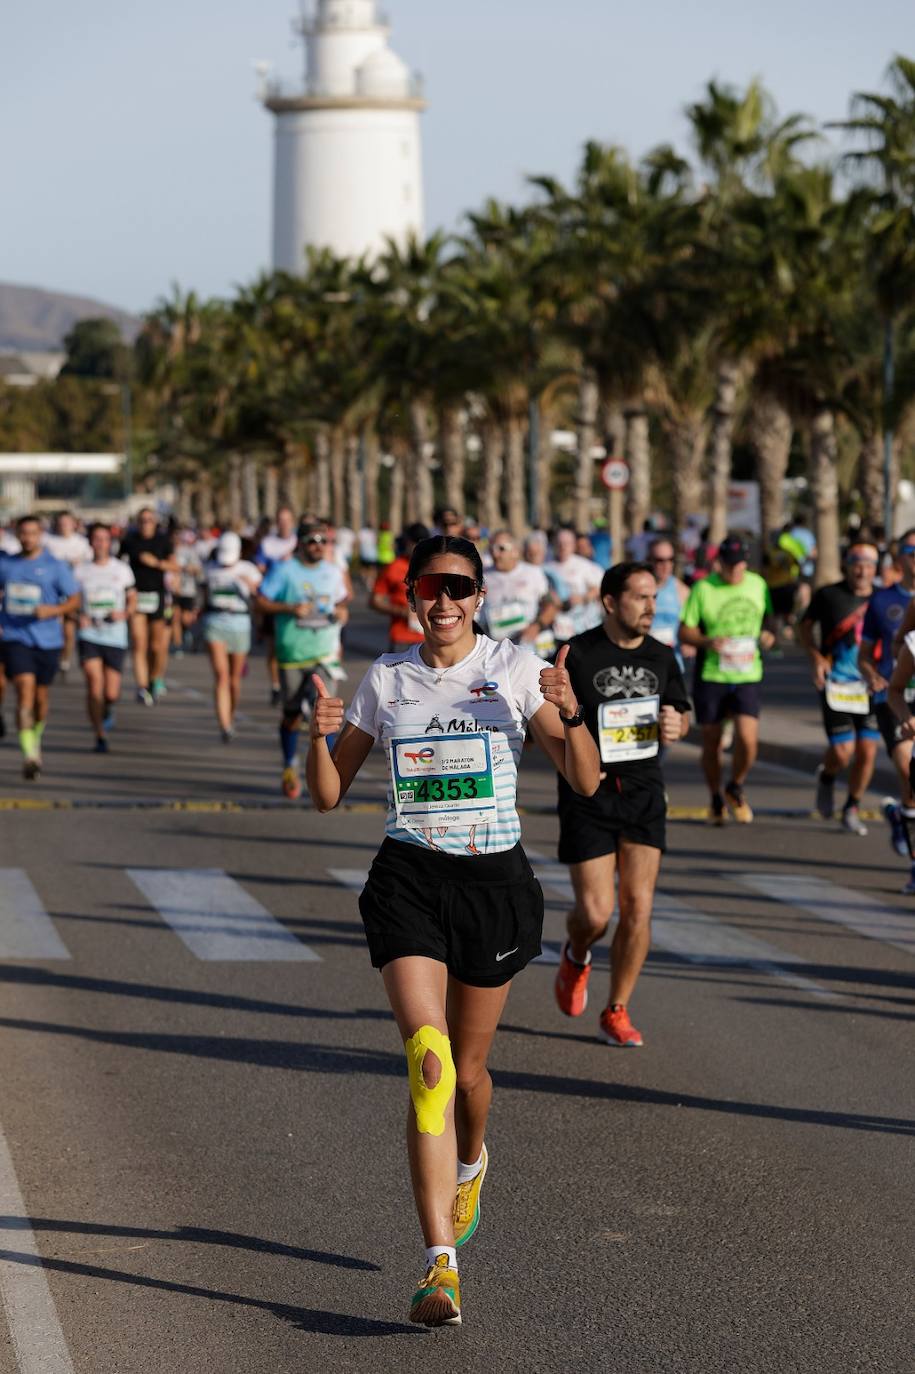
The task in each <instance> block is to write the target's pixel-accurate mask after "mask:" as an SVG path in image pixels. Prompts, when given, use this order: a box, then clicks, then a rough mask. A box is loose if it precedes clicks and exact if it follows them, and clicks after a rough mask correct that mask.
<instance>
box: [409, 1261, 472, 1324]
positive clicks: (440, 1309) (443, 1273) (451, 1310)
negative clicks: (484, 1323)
mask: <svg viewBox="0 0 915 1374" xmlns="http://www.w3.org/2000/svg"><path fill="white" fill-rule="evenodd" d="M410 1321H411V1322H419V1324H420V1325H421V1326H460V1324H461V1283H460V1280H459V1278H458V1274H457V1270H456V1269H449V1267H448V1256H447V1255H439V1256H438V1258H437V1259H436V1261H435V1263H434V1264H431V1265H430V1266H429V1268H428V1270H427V1271H426V1275H425V1277H424V1279H423V1281H422V1283H421V1284H420V1285H419V1287H418V1288H417V1290H416V1292H415V1293H414V1294H413V1301H412V1302H411V1303H410Z"/></svg>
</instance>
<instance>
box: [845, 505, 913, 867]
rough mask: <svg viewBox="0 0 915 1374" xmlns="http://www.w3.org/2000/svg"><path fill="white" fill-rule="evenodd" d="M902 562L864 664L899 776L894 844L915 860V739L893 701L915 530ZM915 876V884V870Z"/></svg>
mask: <svg viewBox="0 0 915 1374" xmlns="http://www.w3.org/2000/svg"><path fill="white" fill-rule="evenodd" d="M897 559H898V564H899V571H900V574H901V577H900V580H899V581H898V582H894V583H893V585H892V586H891V587H880V588H878V589H877V590H876V591H875V592H874V594H873V596H872V597H871V600H870V605H869V606H868V608H867V614H866V615H865V617H864V625H863V627H862V630H861V644H860V647H859V649H858V665H859V667H860V669H861V676H862V677H863V678H864V680H865V681H866V682H867V685H868V687H869V688H870V690H871V691H872V692H873V694H874V714H875V715H876V717H877V724H878V725H879V727H880V733H881V734H882V736H883V742H884V744H885V745H886V752H887V753H888V754H889V756H890V758H891V759H892V760H893V763H894V764H895V765H896V772H897V773H898V774H899V794H900V801H899V802H898V803H897V802H896V801H895V799H894V798H893V797H885V798H884V803H883V813H884V815H885V816H886V819H887V821H888V823H889V827H890V844H891V845H892V847H893V848H894V849H895V851H896V853H897V854H899V855H900V856H901V857H903V858H915V855H912V853H911V851H910V847H909V835H908V825H907V822H908V823H909V824H911V823H912V822H915V796H913V793H912V785H911V782H910V781H909V764H910V762H911V759H912V741H911V740H910V739H905V738H903V736H902V727H901V725H900V723H899V721H898V720H897V719H896V717H895V715H894V714H893V711H892V710H891V708H890V704H889V701H888V700H887V685H888V683H889V680H890V678H891V677H892V674H893V667H894V664H895V662H896V650H895V647H894V640H895V639H896V637H897V636H898V634H899V632H900V630H901V629H902V626H903V621H904V620H905V617H906V612H907V611H908V610H909V607H910V606H911V605H912V604H913V602H912V598H913V596H915V529H911V530H906V532H905V534H903V535H902V536H901V537H900V539H899V546H898V553H897ZM913 689H915V683H911V684H910V686H909V687H908V688H907V689H906V694H905V695H906V700H907V701H909V702H911V701H915V690H913ZM912 876H913V883H915V868H913V875H912ZM913 890H915V887H913Z"/></svg>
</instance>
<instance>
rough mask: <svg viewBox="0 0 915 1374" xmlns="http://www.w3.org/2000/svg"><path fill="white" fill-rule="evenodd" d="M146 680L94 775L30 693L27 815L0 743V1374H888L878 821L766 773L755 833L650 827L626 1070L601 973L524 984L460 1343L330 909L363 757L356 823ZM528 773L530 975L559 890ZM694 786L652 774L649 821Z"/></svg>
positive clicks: (382, 1049)
mask: <svg viewBox="0 0 915 1374" xmlns="http://www.w3.org/2000/svg"><path fill="white" fill-rule="evenodd" d="M357 642H361V641H360V640H359V638H358V635H357ZM349 666H350V671H351V681H350V683H349V684H348V685H349V686H350V687H352V686H353V685H354V683H355V681H356V680H358V676H359V672H360V660H359V658H358V656H356V655H354V656H353V657H352V661H351V663H350V665H349ZM171 677H172V690H171V692H170V694H169V697H168V698H167V700H166V701H165V702H164V703H163V704H162V705H161V706H159V707H157V708H155V710H152V711H150V710H144V709H143V708H142V707H140V706H136V705H134V704H133V703H132V702H128V703H126V704H125V706H124V708H123V709H122V711H121V712H120V717H119V722H118V726H117V730H116V732H115V735H114V737H113V752H112V754H111V755H110V756H108V757H105V758H98V757H96V756H94V755H92V754H91V753H90V752H88V745H89V739H88V732H87V730H86V727H85V725H84V722H83V717H82V702H81V692H80V688H79V685H78V683H71V684H69V685H67V686H65V687H58V688H56V689H55V693H54V703H53V710H54V721H53V722H52V724H51V726H50V727H49V729H48V733H47V750H46V755H47V770H46V774H45V776H44V778H43V779H42V782H41V783H40V784H39V786H38V787H37V788H32V789H28V788H26V786H25V785H24V784H22V783H21V781H20V780H19V779H18V764H17V754H16V751H15V748H14V745H13V743H12V742H11V741H10V740H9V739H8V740H7V742H6V744H5V745H4V746H3V747H2V749H0V805H6V806H8V807H9V809H8V810H6V811H5V812H4V814H3V815H2V817H0V869H2V870H3V872H2V876H0V955H2V958H0V983H2V997H0V1053H2V1063H3V1069H4V1073H3V1079H4V1092H3V1097H2V1105H0V1122H2V1131H3V1136H4V1137H5V1141H6V1145H5V1146H4V1145H3V1144H2V1138H0V1194H2V1197H0V1204H2V1205H0V1213H2V1216H0V1227H2V1230H3V1236H2V1238H0V1288H2V1295H3V1299H4V1308H5V1312H6V1327H7V1329H8V1332H9V1339H6V1340H4V1341H3V1342H0V1374H71V1371H74V1372H75V1374H110V1371H117V1374H134V1372H136V1374H158V1372H159V1371H162V1372H163V1374H165V1371H168V1372H169V1374H175V1372H176V1371H177V1374H197V1371H216V1374H229V1371H232V1372H233V1374H234V1371H245V1374H285V1371H307V1372H310V1371H319V1370H320V1371H337V1370H342V1371H349V1370H353V1371H362V1370H365V1371H373V1374H378V1371H383V1372H384V1374H386V1372H387V1371H408V1372H409V1371H414V1370H415V1371H423V1374H428V1371H437V1370H449V1371H450V1370H462V1371H464V1370H466V1371H486V1372H487V1374H490V1371H492V1370H493V1369H494V1368H499V1369H501V1370H503V1371H516V1370H517V1371H522V1370H523V1371H541V1370H542V1371H554V1370H555V1371H565V1370H570V1369H572V1370H582V1371H591V1370H593V1371H602V1374H653V1372H654V1371H663V1372H664V1374H667V1372H668V1371H669V1372H670V1374H693V1372H694V1371H695V1374H719V1372H720V1374H725V1371H727V1374H734V1372H735V1371H737V1374H744V1372H746V1374H757V1371H759V1374H763V1371H765V1372H766V1374H768V1371H779V1374H783V1371H795V1370H798V1371H815V1372H816V1374H821V1372H825V1374H830V1372H831V1371H834V1370H835V1371H839V1370H842V1371H856V1370H862V1371H863V1370H879V1371H882V1372H883V1374H887V1371H905V1372H906V1374H911V1371H912V1370H913V1369H915V1318H913V1302H912V1291H913V1265H912V1255H913V1239H915V1237H913V1230H915V1227H913V1202H912V1179H913V1155H915V1150H913V1144H915V1106H913V1035H912V1031H913V1024H915V899H912V898H906V897H902V896H901V895H900V893H899V889H900V886H901V884H902V882H903V881H904V879H905V877H906V865H904V864H903V863H902V862H901V861H900V860H899V859H897V858H895V856H893V855H892V854H891V852H890V850H889V847H888V844H887V838H886V833H885V828H884V826H883V824H882V822H879V821H877V822H874V823H872V824H871V833H870V834H869V835H868V836H867V837H866V838H863V839H857V838H854V837H851V836H848V835H846V834H844V833H843V832H842V831H840V830H839V829H838V827H836V826H833V825H827V824H825V823H824V822H822V821H815V820H813V819H811V818H810V817H809V816H808V815H807V814H805V813H806V809H807V808H808V807H809V804H810V790H811V789H810V782H809V778H807V777H806V776H804V775H801V774H792V773H790V772H787V771H784V770H777V769H774V768H770V767H766V768H760V769H759V770H758V772H757V774H756V776H755V779H754V786H753V789H752V794H751V795H752V800H753V801H754V803H755V804H756V805H757V806H758V807H759V811H760V814H759V815H758V818H757V820H756V822H755V823H754V825H753V827H752V828H738V827H736V826H729V827H727V828H726V829H725V830H723V831H717V830H713V829H710V828H708V827H707V826H706V825H705V824H703V823H702V822H700V821H698V820H687V819H684V820H678V821H675V822H674V823H673V824H672V826H671V849H670V852H669V854H668V857H667V859H666V860H665V865H664V869H663V873H662V883H661V888H662V896H661V897H660V899H659V903H658V917H657V922H656V932H655V935H656V939H655V948H654V950H653V953H652V956H651V959H650V961H649V964H648V965H647V967H646V970H645V973H644V975H643V977H642V979H641V981H640V984H639V987H638V990H637V993H636V998H635V999H634V1002H633V1006H632V1014H633V1019H634V1020H635V1022H636V1024H637V1025H638V1026H639V1027H640V1029H641V1030H642V1032H643V1034H644V1036H645V1048H644V1049H643V1050H641V1051H630V1052H628V1053H626V1052H620V1051H613V1050H611V1049H609V1048H607V1047H606V1046H604V1045H602V1044H601V1043H599V1042H598V1041H597V1039H596V1038H595V1030H596V1021H597V1015H598V1013H599V1010H600V1006H601V1005H602V998H601V992H602V990H603V989H602V983H603V980H604V979H605V978H606V959H605V957H604V956H602V958H601V960H600V961H599V967H598V968H597V970H596V972H595V979H596V980H597V985H598V986H597V993H596V995H595V996H594V997H593V999H592V1006H591V1008H590V1009H589V1011H588V1012H587V1013H586V1015H585V1016H584V1017H583V1018H582V1019H581V1021H574V1022H573V1021H569V1020H567V1019H565V1018H563V1017H562V1016H561V1015H560V1014H559V1013H558V1011H557V1010H556V1008H555V1006H554V1004H553V1001H552V978H553V974H554V965H551V964H550V963H549V962H546V963H539V964H536V965H533V966H532V967H531V968H529V969H528V970H527V971H526V972H525V973H524V974H523V975H522V976H521V977H520V978H519V979H518V980H517V982H516V984H515V987H514V989H513V991H512V995H511V999H510V1002H509V1005H508V1010H507V1013H506V1018H505V1024H504V1026H503V1028H502V1030H501V1031H500V1034H499V1036H498V1038H497V1041H496V1045H495V1050H494V1054H493V1059H492V1067H493V1075H494V1079H495V1084H496V1094H495V1104H494V1109H493V1115H492V1121H491V1127H490V1132H489V1146H490V1151H491V1156H492V1164H491V1170H490V1174H489V1178H488V1180H487V1183H486V1187H485V1190H484V1199H483V1221H482V1224H481V1227H480V1230H479V1232H478V1233H477V1236H476V1237H475V1238H474V1240H473V1241H472V1242H471V1244H470V1245H469V1246H468V1247H467V1249H466V1250H465V1251H463V1252H462V1257H461V1270H462V1282H463V1288H464V1306H465V1323H464V1326H463V1327H462V1328H461V1329H460V1330H445V1331H440V1332H432V1333H427V1332H423V1331H417V1330H416V1329H414V1328H412V1327H411V1326H409V1325H408V1324H407V1323H406V1321H405V1320H404V1319H405V1315H406V1311H407V1305H408V1301H409V1297H410V1294H411V1292H412V1288H413V1286H414V1285H415V1283H416V1281H417V1279H418V1277H419V1275H420V1272H421V1260H422V1249H421V1240H420V1238H419V1235H418V1230H417V1226H416V1222H415V1219H414V1216H413V1211H412V1203H411V1199H410V1193H409V1187H408V1181H407V1174H406V1167H405V1159H404V1153H403V1148H402V1143H401V1135H402V1123H403V1118H404V1115H405V1111H406V1104H407V1095H406V1087H405V1073H404V1063H403V1054H402V1050H401V1047H400V1045H399V1042H398V1037H397V1034H396V1030H395V1027H394V1025H393V1022H392V1020H391V1017H390V1015H389V1012H388V1010H387V1006H386V1002H385V998H384V994H383V990H382V987H381V983H380V980H379V978H378V977H377V975H376V974H375V973H374V972H373V971H372V969H371V968H370V966H369V963H368V957H367V955H366V952H365V949H364V946H363V940H362V934H361V926H360V923H359V918H358V912H357V906H356V895H355V889H356V888H357V886H358V883H359V881H360V875H361V873H363V872H364V871H365V869H366V868H367V866H368V864H369V862H370V860H371V857H372V854H373V852H374V850H375V848H376V846H377V844H378V841H379V838H380V834H381V828H382V816H381V813H380V810H379V809H378V802H379V799H380V796H381V792H382V786H383V783H382V777H383V770H382V767H381V763H380V760H376V759H374V758H373V759H372V760H371V761H370V765H369V769H368V773H369V776H367V777H366V778H364V779H363V780H361V781H360V783H359V785H358V788H357V789H356V793H355V797H356V802H357V804H356V805H355V806H354V807H353V808H352V809H350V810H348V811H346V812H339V813H336V814H334V815H332V816H327V817H319V816H316V815H314V814H313V813H312V812H310V811H309V810H308V809H307V807H306V806H305V805H298V806H290V805H288V804H281V803H280V799H279V796H278V780H279V767H278V750H277V746H276V740H275V720H274V713H273V712H272V711H271V710H270V709H269V707H268V706H267V705H266V701H265V695H266V694H265V678H264V676H263V665H262V663H255V664H253V665H252V671H251V675H250V677H249V679H248V682H247V684H246V693H247V701H246V706H245V712H246V719H245V721H244V722H243V727H242V730H241V732H240V734H239V738H238V739H237V741H236V742H235V743H234V744H233V745H231V746H229V747H228V748H226V747H224V746H222V745H221V744H220V743H219V741H218V737H217V735H216V731H215V727H214V725H213V722H212V719H211V714H210V706H209V702H208V699H207V693H208V685H207V677H206V668H205V664H204V663H203V661H202V660H200V659H197V658H186V659H185V660H183V662H180V663H176V664H175V665H174V666H173V671H172V674H171ZM10 716H11V712H10V710H9V707H8V708H7V721H8V723H10ZM524 766H525V768H526V775H525V781H524V785H523V788H522V800H523V801H524V802H525V803H526V805H527V808H528V814H527V815H526V816H525V843H526V845H527V847H528V849H529V851H530V852H532V853H533V854H534V855H535V856H537V857H536V858H535V866H536V867H537V868H538V870H539V871H540V873H541V876H542V878H543V881H544V884H545V889H546V894H547V902H548V906H547V912H548V914H547V929H546V937H547V941H548V943H547V945H546V950H547V959H549V958H550V957H555V956H554V954H553V951H555V949H556V948H557V947H558V942H559V940H560V939H561V933H562V928H563V913H564V910H565V906H566V878H565V873H564V870H562V869H560V868H558V866H556V865H555V864H554V863H553V859H554V855H555V838H556V827H555V822H554V820H553V818H552V817H551V816H550V815H549V804H550V800H551V797H552V781H551V779H550V776H549V774H548V773H547V771H546V770H545V769H544V768H543V767H542V766H540V764H539V763H538V761H537V759H536V757H535V756H533V755H528V756H527V757H526V759H525V765H524ZM697 770H698V763H697V754H696V751H695V750H694V749H693V748H692V747H691V746H681V747H680V748H679V749H677V750H675V751H672V753H671V756H670V761H669V767H668V776H669V781H670V794H671V802H672V805H673V806H674V808H675V814H677V815H683V816H687V815H689V814H690V813H691V811H692V809H693V808H699V807H700V806H701V804H702V802H703V801H704V798H703V794H702V790H701V788H700V786H699V783H698V771H697ZM23 800H25V801H29V800H32V801H38V802H40V803H42V805H44V806H47V807H48V808H49V809H39V810H33V809H20V808H21V806H22V802H23ZM174 803H178V804H180V805H182V806H184V807H185V808H186V807H187V804H188V803H190V805H191V809H176V806H175V805H174ZM60 804H63V806H61V805H60ZM213 870H217V871H218V872H217V873H215V874H214V872H213ZM220 875H225V876H220ZM214 894H215V896H214ZM2 1329H3V1318H2V1316H0V1330H2Z"/></svg>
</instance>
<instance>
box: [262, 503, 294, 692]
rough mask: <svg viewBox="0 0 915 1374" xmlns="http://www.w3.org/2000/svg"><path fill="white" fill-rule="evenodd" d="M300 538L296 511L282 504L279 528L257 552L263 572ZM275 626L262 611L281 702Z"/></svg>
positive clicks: (273, 684) (274, 687)
mask: <svg viewBox="0 0 915 1374" xmlns="http://www.w3.org/2000/svg"><path fill="white" fill-rule="evenodd" d="M298 542H299V537H298V535H297V533H296V527H295V512H294V510H293V509H292V507H291V506H280V508H279V510H278V511H277V513H276V528H275V529H274V530H271V531H270V533H269V534H265V535H264V537H263V539H262V540H261V542H260V544H259V545H258V547H257V550H256V551H255V554H254V562H255V564H256V565H257V568H258V571H259V572H260V574H261V576H262V577H266V576H267V574H268V573H270V572H272V571H273V569H274V567H275V566H276V565H277V564H278V563H284V562H285V561H286V559H287V558H291V557H292V555H293V554H294V553H295V550H296V546H297V545H298ZM275 629H276V627H275V624H274V620H273V617H272V616H270V615H266V614H264V613H262V614H261V618H260V638H261V639H262V640H263V641H264V646H265V648H266V656H267V677H268V678H269V679H270V705H271V706H278V705H279V704H280V700H281V698H282V690H281V687H280V670H279V665H278V663H277V659H276V644H275Z"/></svg>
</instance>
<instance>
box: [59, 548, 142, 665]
mask: <svg viewBox="0 0 915 1374" xmlns="http://www.w3.org/2000/svg"><path fill="white" fill-rule="evenodd" d="M73 573H74V576H75V578H76V580H77V582H78V583H79V589H80V592H81V593H82V605H81V606H80V613H81V614H82V615H87V616H89V618H90V620H91V622H92V623H91V624H90V625H89V627H88V628H87V629H82V628H80V632H79V637H80V639H85V640H86V641H87V642H88V643H90V644H105V645H107V646H108V647H109V648H112V649H126V648H127V621H126V620H116V621H114V622H113V623H112V622H111V621H109V620H108V619H107V617H108V616H109V615H110V614H111V612H112V611H123V610H125V609H126V606H127V592H128V591H129V590H130V588H131V587H133V586H135V585H136V579H135V578H134V575H133V571H132V570H131V567H130V564H129V563H122V562H121V560H120V559H119V558H109V559H108V560H107V562H105V563H79V564H78V565H77V566H76V567H75V568H74V570H73Z"/></svg>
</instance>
